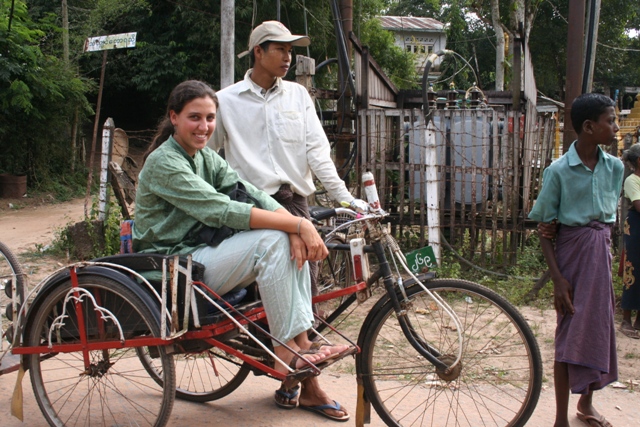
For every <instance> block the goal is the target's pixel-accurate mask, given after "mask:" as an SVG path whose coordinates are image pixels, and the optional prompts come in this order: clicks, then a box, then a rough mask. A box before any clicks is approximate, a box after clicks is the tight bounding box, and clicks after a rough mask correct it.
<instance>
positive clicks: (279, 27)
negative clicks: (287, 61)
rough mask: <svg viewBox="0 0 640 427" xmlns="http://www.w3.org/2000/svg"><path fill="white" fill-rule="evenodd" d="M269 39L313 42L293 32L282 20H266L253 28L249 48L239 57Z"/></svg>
mask: <svg viewBox="0 0 640 427" xmlns="http://www.w3.org/2000/svg"><path fill="white" fill-rule="evenodd" d="M267 41H269V42H281V43H291V44H292V45H293V46H309V45H310V44H311V40H310V39H309V37H307V36H300V35H296V34H291V31H289V29H288V28H287V27H285V26H284V25H283V24H282V22H279V21H264V22H263V23H262V24H260V25H258V26H257V27H256V28H254V29H253V31H252V32H251V37H249V50H245V51H244V52H242V53H240V54H239V55H238V58H242V57H243V56H245V55H248V54H249V52H251V51H252V50H253V48H254V47H256V46H258V45H259V44H262V43H264V42H267Z"/></svg>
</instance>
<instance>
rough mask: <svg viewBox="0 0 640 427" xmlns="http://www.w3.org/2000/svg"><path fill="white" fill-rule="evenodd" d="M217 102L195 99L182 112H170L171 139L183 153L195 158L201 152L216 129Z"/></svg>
mask: <svg viewBox="0 0 640 427" xmlns="http://www.w3.org/2000/svg"><path fill="white" fill-rule="evenodd" d="M216 109H217V100H216V99H214V98H210V97H204V98H195V99H194V100H193V101H191V102H189V103H188V104H187V105H185V106H184V108H183V109H182V111H179V112H178V111H175V110H171V111H170V112H169V115H170V117H171V124H173V127H174V129H175V133H174V134H173V137H174V138H175V140H176V141H177V142H178V144H180V146H181V147H182V148H184V151H186V152H187V153H188V154H189V155H190V156H195V155H196V152H197V151H198V150H202V149H203V148H204V147H205V146H206V145H207V141H208V140H209V137H211V134H212V133H213V130H214V129H215V127H216Z"/></svg>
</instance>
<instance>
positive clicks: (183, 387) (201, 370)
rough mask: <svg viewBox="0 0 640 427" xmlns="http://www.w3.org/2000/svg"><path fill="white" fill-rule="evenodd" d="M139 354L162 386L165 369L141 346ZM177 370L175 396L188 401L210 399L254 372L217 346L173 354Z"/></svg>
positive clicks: (223, 392) (220, 395) (222, 393)
mask: <svg viewBox="0 0 640 427" xmlns="http://www.w3.org/2000/svg"><path fill="white" fill-rule="evenodd" d="M137 351H138V357H139V358H140V360H141V361H142V364H143V366H144V367H145V369H146V370H147V372H148V373H149V375H150V376H151V378H153V380H154V381H155V382H156V383H158V384H159V385H162V378H161V374H162V368H161V366H158V364H157V363H155V361H154V359H152V358H151V357H149V349H148V348H147V347H141V348H139V349H138V350H137ZM173 360H174V364H175V371H176V397H177V398H178V399H181V400H187V401H189V402H199V403H204V402H210V401H212V400H217V399H221V398H223V397H225V396H227V395H229V394H230V393H231V392H233V391H234V390H236V389H237V388H238V387H240V385H241V384H242V383H243V382H244V380H245V379H246V378H247V376H248V375H249V372H251V367H250V366H249V365H248V364H247V363H245V362H243V361H242V360H240V359H239V358H236V357H234V356H232V355H230V354H227V353H225V352H224V351H222V350H220V349H218V348H215V347H213V348H210V349H206V350H202V351H196V352H186V353H180V354H175V355H174V356H173Z"/></svg>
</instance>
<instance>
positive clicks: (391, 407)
mask: <svg viewBox="0 0 640 427" xmlns="http://www.w3.org/2000/svg"><path fill="white" fill-rule="evenodd" d="M425 285H426V287H427V288H428V289H429V290H430V291H431V292H434V293H437V294H438V295H439V296H440V297H441V298H442V299H444V301H446V302H447V303H448V304H449V305H450V306H451V308H452V309H453V311H454V312H455V313H456V314H457V315H458V317H459V319H460V322H461V326H462V331H461V332H462V336H463V343H462V360H461V362H460V364H459V365H457V366H456V367H454V368H453V369H452V371H451V372H444V371H439V370H436V368H435V366H433V364H431V363H430V362H429V361H428V360H426V359H425V358H424V357H422V356H421V355H420V354H419V353H418V352H417V351H416V350H415V349H414V348H413V346H412V345H411V344H410V343H409V342H408V340H407V339H406V337H405V335H404V333H403V332H402V330H401V328H400V325H399V320H398V317H397V315H396V313H395V310H394V309H393V307H392V304H391V303H390V302H389V297H385V298H386V301H381V302H380V303H378V306H380V310H378V311H377V312H376V311H375V310H372V312H371V314H370V315H369V317H368V318H367V320H365V323H364V325H368V327H367V329H366V330H365V331H363V332H361V337H360V340H359V341H360V344H361V345H362V354H361V355H360V357H359V358H357V359H356V360H357V361H356V364H357V366H356V368H357V370H358V374H359V375H360V376H361V378H362V380H363V385H364V389H365V393H366V395H367V397H368V399H369V400H370V401H371V403H372V404H373V406H374V408H375V410H376V412H377V413H378V414H379V415H380V417H381V418H382V419H383V420H384V421H385V423H386V424H387V425H390V426H438V427H448V426H456V427H465V426H469V427H470V426H500V427H504V426H509V427H518V426H524V425H525V423H526V421H527V420H528V419H529V417H530V416H531V414H532V412H533V410H534V408H535V406H536V403H537V401H538V397H539V396H540V388H541V386H542V361H541V358H540V351H539V349H538V345H537V342H536V340H535V337H534V336H533V333H532V332H531V329H530V328H529V326H528V324H527V323H526V321H525V320H524V318H523V317H522V315H521V314H520V313H519V312H518V311H517V310H516V309H515V307H513V305H511V304H510V303H509V302H508V301H507V300H505V299H504V298H502V297H501V296H499V295H498V294H496V293H495V292H493V291H491V290H490V289H488V288H486V287H484V286H481V285H479V284H476V283H472V282H468V281H464V280H454V279H434V280H430V281H427V282H426V283H425ZM407 296H408V297H409V300H410V303H408V304H404V307H403V308H404V309H405V310H404V312H405V314H404V317H405V319H406V321H407V322H408V325H409V327H410V328H411V329H412V330H413V331H414V333H415V334H416V337H417V338H418V340H419V341H423V342H426V343H428V344H429V345H430V346H431V347H432V348H434V349H435V350H436V351H437V352H438V354H439V358H440V360H442V361H444V362H445V363H446V364H447V365H451V364H452V363H453V362H454V360H455V358H456V355H457V353H458V349H459V342H458V333H457V328H456V326H455V325H454V323H453V321H452V320H451V319H450V317H449V316H448V315H447V314H446V313H444V312H443V310H442V309H441V308H440V307H438V306H437V305H436V304H435V302H434V301H433V300H432V299H431V298H430V297H429V296H428V294H427V293H426V292H425V291H424V289H422V287H420V286H419V285H413V286H411V287H409V288H408V289H407ZM378 306H376V307H374V308H377V307H378ZM368 321H369V322H368Z"/></svg>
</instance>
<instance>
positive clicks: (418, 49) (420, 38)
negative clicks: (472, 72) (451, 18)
mask: <svg viewBox="0 0 640 427" xmlns="http://www.w3.org/2000/svg"><path fill="white" fill-rule="evenodd" d="M378 19H379V20H380V24H381V25H382V28H383V29H385V30H388V31H391V32H392V33H393V34H394V36H395V40H396V42H395V44H396V46H398V47H400V48H402V49H403V50H405V51H406V52H411V53H414V54H416V56H417V57H416V69H417V71H418V73H419V74H422V73H423V72H424V65H425V62H426V60H427V56H428V55H429V54H430V53H432V52H438V51H440V50H443V49H444V48H445V47H446V45H447V34H446V33H445V30H444V24H443V23H442V22H440V21H437V20H435V19H433V18H422V17H415V16H380V17H378ZM440 60H441V58H440V59H439V60H438V61H436V64H439V63H440ZM430 74H431V73H430ZM434 75H435V74H434Z"/></svg>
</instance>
